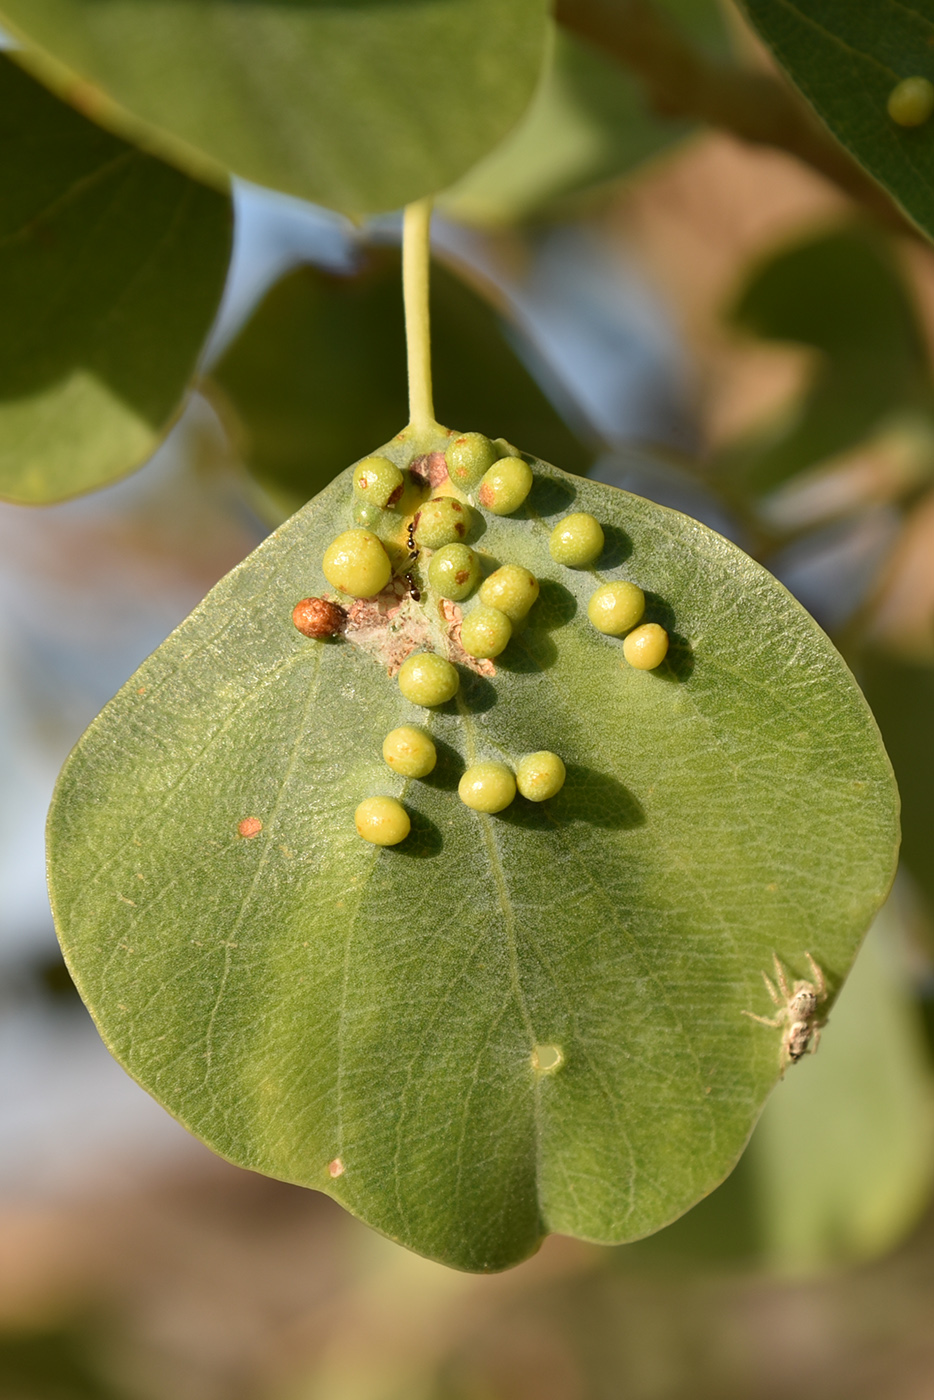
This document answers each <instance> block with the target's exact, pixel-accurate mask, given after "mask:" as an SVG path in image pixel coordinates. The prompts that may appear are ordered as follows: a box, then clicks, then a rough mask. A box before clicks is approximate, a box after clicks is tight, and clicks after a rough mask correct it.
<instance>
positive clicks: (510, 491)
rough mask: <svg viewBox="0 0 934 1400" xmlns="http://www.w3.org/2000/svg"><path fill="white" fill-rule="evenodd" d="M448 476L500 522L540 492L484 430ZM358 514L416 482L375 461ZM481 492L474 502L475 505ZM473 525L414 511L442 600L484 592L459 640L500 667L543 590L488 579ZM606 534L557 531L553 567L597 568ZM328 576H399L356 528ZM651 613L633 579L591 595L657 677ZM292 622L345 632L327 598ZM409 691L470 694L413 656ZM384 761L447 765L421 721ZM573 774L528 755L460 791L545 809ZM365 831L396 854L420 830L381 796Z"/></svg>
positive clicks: (413, 767)
mask: <svg viewBox="0 0 934 1400" xmlns="http://www.w3.org/2000/svg"><path fill="white" fill-rule="evenodd" d="M444 459H445V463H446V466H447V472H448V476H449V477H450V480H451V482H452V483H453V484H454V486H455V487H457V488H459V489H460V490H461V491H463V492H465V493H475V499H476V500H477V501H478V502H479V504H480V505H481V506H482V507H483V508H484V509H485V510H488V511H490V512H491V513H492V514H494V515H511V514H512V513H513V512H514V511H516V510H518V509H519V507H520V506H521V505H522V504H523V502H524V501H525V499H526V497H527V496H528V494H529V492H530V490H531V488H532V481H533V477H532V471H531V468H530V467H529V465H528V463H527V462H525V461H524V460H523V459H522V458H521V457H520V456H519V455H518V453H517V452H516V451H515V449H514V448H512V447H510V445H509V443H507V442H505V441H504V440H503V439H502V438H498V439H495V440H492V441H491V440H490V439H489V438H487V437H484V436H483V434H482V433H464V434H463V435H461V436H459V437H456V438H454V439H453V441H452V442H451V444H450V445H449V447H448V449H447V451H446V452H445V454H444ZM353 485H354V517H355V519H356V520H357V521H358V523H359V524H360V525H366V524H376V523H378V521H379V520H380V518H381V517H382V512H383V511H385V510H390V509H392V507H393V506H394V505H396V504H397V503H398V502H399V501H400V500H401V499H402V497H403V495H404V492H405V478H404V476H403V474H402V472H401V471H400V470H399V468H398V467H397V466H395V465H394V464H393V463H392V462H390V461H388V459H387V458H385V457H367V458H365V459H364V460H363V461H362V462H360V463H358V465H357V466H356V468H355V469H354V475H353ZM473 498H474V496H473V495H472V499H473ZM470 526H471V509H470V506H469V505H468V504H467V503H466V502H464V501H462V500H459V499H457V498H455V497H454V496H449V495H443V494H442V495H435V496H433V497H432V498H431V499H430V500H429V501H427V502H426V503H425V504H424V505H423V506H421V508H420V509H419V510H418V511H417V512H416V513H415V515H414V516H413V518H412V521H411V523H410V525H409V528H408V543H409V549H410V559H411V561H412V562H413V563H414V560H415V559H416V558H417V557H418V555H419V553H420V552H421V551H422V550H427V551H429V552H430V559H429V562H428V571H427V572H428V582H429V585H430V587H431V589H432V591H433V593H435V594H436V595H437V596H438V597H440V598H442V599H445V600H449V601H451V602H454V603H461V602H464V601H465V600H466V599H468V598H470V597H471V595H472V594H473V593H474V592H475V591H477V590H479V591H478V598H477V601H476V603H475V604H474V605H473V606H472V608H471V609H470V610H469V611H468V612H467V614H466V616H464V618H463V620H462V621H461V623H460V632H459V638H458V640H459V643H460V646H461V647H462V648H463V650H464V651H465V652H466V653H467V654H468V655H469V656H472V657H474V658H475V659H477V660H481V661H483V660H492V659H493V658H494V657H496V656H499V654H500V653H501V652H502V651H503V650H504V649H505V648H506V646H507V645H508V643H509V641H510V639H511V637H512V634H513V627H514V625H515V624H517V623H520V622H522V621H523V620H524V619H525V617H526V616H527V615H528V613H529V610H530V609H531V607H532V605H533V604H534V603H535V601H536V599H537V598H538V595H539V583H538V580H537V579H536V578H535V576H534V575H533V574H531V573H530V572H529V570H528V569H524V568H521V567H520V566H519V565H518V564H504V565H502V567H500V568H498V569H496V570H495V572H494V573H492V574H490V575H489V577H487V578H486V579H484V580H483V582H482V583H481V581H480V580H481V577H482V570H481V564H480V559H479V558H478V556H477V555H476V554H475V552H474V551H473V550H472V549H471V548H470V547H469V545H467V544H465V543H464V540H465V538H466V536H467V534H468V532H469V530H470ZM604 543H605V541H604V534H603V529H602V527H601V526H600V523H599V522H598V521H597V520H595V519H594V517H593V516H592V515H586V514H583V513H577V514H574V515H569V516H567V517H566V518H565V519H564V520H562V521H561V522H560V523H559V524H558V525H557V526H556V527H555V529H554V530H553V531H552V533H551V536H550V538H549V542H548V547H549V552H550V554H551V557H552V559H554V560H555V562H556V563H559V564H562V565H564V566H565V567H567V568H571V569H580V568H589V567H591V566H592V565H593V564H595V563H596V561H597V559H598V558H599V556H600V555H601V554H602V552H603V548H604ZM322 569H323V572H324V576H325V578H326V579H327V581H328V583H330V584H331V586H332V587H333V588H335V589H337V590H338V591H339V592H340V593H344V594H347V595H349V596H350V597H352V598H374V597H376V596H377V595H378V594H379V593H381V592H382V590H383V589H384V588H385V587H386V586H387V584H388V583H389V582H390V580H391V578H392V573H393V569H392V563H391V561H390V558H389V555H388V554H387V552H386V549H385V547H384V546H383V542H382V541H381V540H380V538H379V536H378V535H376V534H374V533H373V532H372V531H371V530H369V529H366V528H359V529H355V530H346V531H344V532H343V534H340V535H338V537H337V538H336V539H335V540H333V541H332V543H331V544H330V545H329V546H328V548H327V550H326V551H325V554H324V559H323V561H322ZM405 577H406V579H407V580H408V581H409V585H410V592H411V594H412V596H413V597H414V598H416V600H417V599H418V598H419V597H420V594H419V593H418V591H417V589H416V588H415V584H414V580H413V579H412V575H411V574H406V575H405ZM644 611H645V597H644V595H643V593H642V590H641V589H640V588H638V587H637V586H636V585H635V584H633V583H607V584H603V585H602V586H601V587H600V588H598V589H597V590H596V592H595V593H594V594H593V595H592V597H591V599H590V602H589V604H588V608H587V615H588V617H589V619H590V622H591V623H592V625H593V626H594V627H595V628H596V629H597V630H598V631H599V632H602V633H604V634H605V635H608V636H623V635H624V634H628V635H626V638H625V641H624V643H623V654H624V656H625V658H626V660H627V661H628V662H629V664H630V665H631V666H634V667H636V668H637V669H639V670H652V669H654V668H655V667H656V666H659V665H660V664H661V662H662V661H663V660H664V658H665V655H666V653H667V650H668V635H667V633H666V632H665V630H664V629H663V628H662V627H659V626H658V625H657V624H656V623H647V624H644V625H642V626H638V625H637V624H638V623H639V622H640V620H641V618H642V616H643V613H644ZM292 620H293V622H294V623H295V626H296V627H297V628H298V629H299V631H300V632H302V633H303V634H304V635H305V636H306V637H313V638H316V639H318V640H323V639H324V638H326V637H331V636H335V635H337V633H339V632H341V631H342V630H343V628H344V625H345V623H346V613H345V612H344V610H343V609H342V608H341V607H340V606H339V605H338V604H337V603H333V602H330V601H328V600H327V599H324V598H305V599H303V600H302V602H301V603H299V604H298V605H297V607H296V608H295V610H294V612H293V614H292ZM397 680H398V684H399V689H400V690H401V692H402V694H403V695H404V696H405V698H406V699H407V700H409V701H410V702H411V703H412V704H414V705H421V706H423V707H425V708H432V707H434V706H436V705H443V704H445V703H446V702H447V701H448V700H451V699H453V698H454V696H455V695H456V694H457V691H458V688H459V686H460V677H459V675H458V672H457V670H456V668H455V667H454V666H453V665H452V664H451V662H450V661H448V660H447V659H446V658H445V657H443V656H438V655H437V654H436V653H435V652H418V653H416V654H414V655H412V656H409V657H408V658H407V659H406V660H405V661H404V662H403V663H402V665H401V667H400V668H399V673H398V677H397ZM383 757H384V759H385V760H386V762H387V763H388V764H389V766H390V767H391V768H392V769H393V770H394V771H395V772H397V773H399V774H401V775H402V776H404V777H407V778H424V777H427V775H428V774H429V773H431V771H432V770H433V769H434V767H435V763H436V761H437V754H436V751H435V746H434V744H433V743H432V741H431V739H430V738H429V737H428V736H427V734H424V733H423V732H422V731H421V730H419V729H416V728H413V727H412V726H410V725H404V726H403V727H402V728H400V729H394V730H393V731H392V733H391V734H389V735H388V736H387V738H386V740H385V743H384V744H383ZM564 780H565V767H564V763H563V762H562V760H561V759H560V758H559V757H558V755H557V754H554V753H550V752H548V751H541V752H538V753H532V754H527V755H526V756H525V757H524V758H523V759H522V760H521V761H520V762H519V763H518V764H517V765H516V769H515V772H513V771H512V770H511V769H510V768H508V767H507V766H506V764H504V763H494V762H490V763H477V764H473V765H472V766H471V767H470V768H468V769H467V771H466V772H465V773H464V775H463V777H462V778H461V780H460V783H459V785H458V794H459V796H460V798H461V801H462V802H464V803H465V804H466V806H468V807H470V808H472V809H473V810H474V811H477V812H490V813H493V812H501V811H503V810H504V809H505V808H506V807H508V806H509V804H510V803H511V802H512V801H513V799H514V798H515V796H516V792H517V791H518V792H520V793H521V794H522V796H523V797H525V798H527V799H529V800H530V801H532V802H543V801H545V800H546V799H547V798H549V797H554V796H555V794H556V793H558V792H559V791H560V790H561V787H562V785H563V784H564ZM355 821H356V827H357V831H358V832H359V834H360V835H361V836H362V837H363V838H364V840H366V841H371V842H373V843H374V844H375V845H379V846H394V845H397V844H398V843H399V842H400V841H404V840H405V838H406V836H408V834H409V831H410V822H409V817H408V814H407V813H406V811H405V808H404V807H403V806H402V804H401V803H400V802H398V801H397V800H396V799H395V798H394V797H370V798H367V799H366V801H364V802H361V803H360V805H359V807H358V808H357V811H356V814H355Z"/></svg>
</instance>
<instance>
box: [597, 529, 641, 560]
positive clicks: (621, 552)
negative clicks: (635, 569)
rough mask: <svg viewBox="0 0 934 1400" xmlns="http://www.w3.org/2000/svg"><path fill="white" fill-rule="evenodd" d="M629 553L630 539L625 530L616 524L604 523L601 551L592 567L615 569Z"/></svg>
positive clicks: (630, 551)
mask: <svg viewBox="0 0 934 1400" xmlns="http://www.w3.org/2000/svg"><path fill="white" fill-rule="evenodd" d="M631 553H632V540H631V539H630V538H629V536H628V535H627V534H626V531H625V530H621V529H620V528H619V526H618V525H604V527H603V552H602V554H601V555H600V558H599V559H598V560H597V562H596V564H595V565H594V567H595V568H597V569H601V570H606V569H616V568H618V567H619V565H620V564H623V563H625V562H626V560H627V559H628V558H629V556H630V554H631Z"/></svg>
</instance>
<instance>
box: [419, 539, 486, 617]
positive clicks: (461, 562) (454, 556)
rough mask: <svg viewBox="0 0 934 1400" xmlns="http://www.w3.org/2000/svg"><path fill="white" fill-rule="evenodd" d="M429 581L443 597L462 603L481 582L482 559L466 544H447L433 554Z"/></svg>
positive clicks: (429, 568) (429, 567)
mask: <svg viewBox="0 0 934 1400" xmlns="http://www.w3.org/2000/svg"><path fill="white" fill-rule="evenodd" d="M428 582H429V583H430V584H431V586H432V588H433V589H434V591H435V592H436V593H439V594H440V595H441V597H442V598H452V599H453V600H454V602H455V603H460V602H462V601H463V600H464V598H469V597H470V595H471V593H472V592H473V591H474V589H475V588H476V586H477V584H478V583H479V582H480V560H479V559H478V558H477V556H476V554H474V552H473V550H472V549H470V548H469V546H468V545H466V544H446V545H445V546H444V548H443V549H439V550H438V551H437V552H436V553H435V554H433V555H432V556H431V562H430V564H429V565H428Z"/></svg>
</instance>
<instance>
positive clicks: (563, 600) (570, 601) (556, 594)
mask: <svg viewBox="0 0 934 1400" xmlns="http://www.w3.org/2000/svg"><path fill="white" fill-rule="evenodd" d="M576 612H577V599H576V598H575V597H574V594H573V593H572V592H571V591H570V589H567V588H565V586H564V584H563V583H555V582H554V581H553V580H552V579H548V578H546V579H542V581H541V585H540V592H539V595H538V598H537V599H536V601H535V603H534V605H533V607H532V611H531V614H530V615H529V619H528V622H527V623H521V622H520V623H519V624H517V627H516V631H515V634H514V635H513V639H512V641H511V642H510V644H509V646H508V647H507V648H506V650H505V651H504V652H503V654H502V655H501V656H499V657H497V662H496V664H497V665H498V666H501V667H502V669H503V670H504V671H511V672H512V673H513V674H515V675H531V674H533V673H535V672H537V671H547V670H548V669H549V667H550V666H553V665H554V664H555V662H556V661H557V659H558V648H557V646H556V645H555V643H554V642H553V641H552V639H551V637H550V636H549V635H548V634H549V632H554V631H556V630H557V629H558V628H559V627H565V626H567V624H568V623H569V622H570V621H571V619H572V618H573V617H574V615H575V614H576Z"/></svg>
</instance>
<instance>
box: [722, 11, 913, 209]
mask: <svg viewBox="0 0 934 1400" xmlns="http://www.w3.org/2000/svg"><path fill="white" fill-rule="evenodd" d="M742 3H743V5H744V8H745V11H746V13H747V15H748V16H749V19H750V20H751V21H752V23H753V25H754V26H755V28H756V29H757V30H758V31H759V33H760V35H761V36H762V38H763V39H764V40H765V41H766V43H767V44H768V45H769V47H770V48H771V49H772V52H773V53H774V54H775V56H776V57H777V58H778V61H779V62H780V63H781V65H782V66H783V68H784V69H785V70H786V72H787V73H788V75H789V77H790V78H791V79H792V81H793V82H794V83H795V84H796V85H797V86H798V87H799V88H800V89H801V91H802V93H803V94H804V96H805V97H806V98H807V99H808V101H809V102H811V103H813V105H814V107H815V108H816V110H817V113H818V115H819V116H820V117H821V119H822V120H823V121H825V122H826V123H827V125H828V126H829V127H830V130H831V131H832V132H833V134H834V135H835V136H836V137H837V139H838V140H839V141H842V143H843V144H844V146H846V147H847V149H848V150H849V151H850V152H851V154H852V155H854V156H855V157H856V159H857V160H858V161H859V162H860V164H861V165H863V166H865V168H866V169H867V170H868V171H869V172H870V174H871V175H873V176H874V177H875V178H876V179H877V180H878V181H879V183H880V184H881V185H883V186H884V187H885V188H886V189H887V190H888V191H889V192H890V193H891V194H892V195H893V196H894V198H895V199H896V201H897V202H898V203H899V204H900V205H901V207H902V208H903V209H904V210H905V212H906V213H907V214H908V216H909V218H911V219H913V220H914V221H915V223H917V224H918V225H919V226H920V227H921V228H923V229H924V230H925V232H926V233H927V234H928V235H932V234H934V124H932V123H931V122H927V123H925V124H924V125H922V126H919V127H903V126H898V125H896V123H895V122H894V121H892V118H891V117H890V116H889V114H888V112H887V110H886V102H887V100H888V96H889V93H890V92H891V91H892V89H893V87H894V86H895V84H896V83H898V82H899V81H900V80H901V79H902V78H909V77H912V76H913V75H915V74H921V75H927V76H930V75H931V18H932V14H931V8H930V4H929V3H928V0H921V3H919V4H917V5H914V6H912V5H905V4H902V3H901V2H900V0H872V3H871V4H864V3H861V4H852V3H850V0H803V2H802V0H783V3H782V4H776V3H775V0H742Z"/></svg>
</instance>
